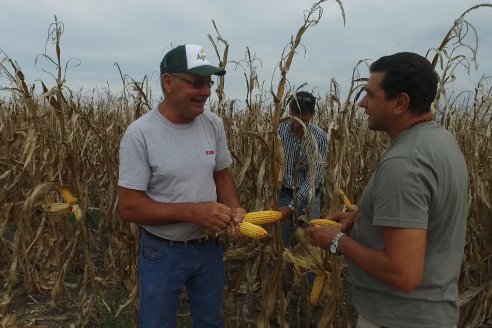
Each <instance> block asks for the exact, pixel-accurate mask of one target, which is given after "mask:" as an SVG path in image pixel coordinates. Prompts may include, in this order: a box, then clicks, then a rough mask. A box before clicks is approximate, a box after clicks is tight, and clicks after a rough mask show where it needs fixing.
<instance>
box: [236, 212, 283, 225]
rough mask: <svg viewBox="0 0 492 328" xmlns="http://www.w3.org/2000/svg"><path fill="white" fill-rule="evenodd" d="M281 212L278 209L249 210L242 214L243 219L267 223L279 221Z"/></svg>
mask: <svg viewBox="0 0 492 328" xmlns="http://www.w3.org/2000/svg"><path fill="white" fill-rule="evenodd" d="M281 218H282V213H281V212H279V211H258V212H249V213H247V214H246V215H245V216H244V221H247V222H250V223H254V224H268V223H274V222H277V221H279V220H280V219H281Z"/></svg>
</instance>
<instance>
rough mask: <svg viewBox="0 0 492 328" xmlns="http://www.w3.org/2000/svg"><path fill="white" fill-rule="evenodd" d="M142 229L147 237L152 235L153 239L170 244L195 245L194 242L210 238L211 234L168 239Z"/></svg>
mask: <svg viewBox="0 0 492 328" xmlns="http://www.w3.org/2000/svg"><path fill="white" fill-rule="evenodd" d="M142 231H143V232H144V233H145V234H146V235H147V236H149V237H152V238H154V239H157V240H160V241H163V242H165V243H168V244H170V245H173V244H176V245H196V244H201V243H203V242H205V241H207V240H209V239H211V236H208V235H207V236H203V237H201V238H197V239H190V240H170V239H166V238H163V237H160V236H157V235H154V234H153V233H151V232H149V231H148V230H147V229H145V228H142Z"/></svg>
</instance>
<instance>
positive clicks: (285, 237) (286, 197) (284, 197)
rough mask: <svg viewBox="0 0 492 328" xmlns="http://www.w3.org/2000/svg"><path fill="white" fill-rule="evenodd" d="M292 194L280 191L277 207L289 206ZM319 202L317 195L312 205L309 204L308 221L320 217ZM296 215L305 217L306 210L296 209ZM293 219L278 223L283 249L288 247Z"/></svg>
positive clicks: (292, 228)
mask: <svg viewBox="0 0 492 328" xmlns="http://www.w3.org/2000/svg"><path fill="white" fill-rule="evenodd" d="M292 197H293V195H292V193H290V192H288V191H285V190H280V193H279V196H278V207H284V206H287V205H289V204H290V202H291V201H292ZM320 206H321V201H320V197H319V194H317V195H316V196H315V197H314V200H313V203H312V204H311V207H310V208H309V219H319V216H320V215H321V208H320ZM297 213H298V215H304V214H306V215H307V210H306V209H305V208H298V209H297ZM292 220H293V217H292V216H291V217H289V218H286V219H285V220H283V221H282V222H280V234H281V236H282V242H283V243H284V246H285V247H289V245H290V238H291V236H292V234H293V232H294V229H295V226H294V224H293V222H292Z"/></svg>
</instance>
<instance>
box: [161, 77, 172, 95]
mask: <svg viewBox="0 0 492 328" xmlns="http://www.w3.org/2000/svg"><path fill="white" fill-rule="evenodd" d="M171 85H172V78H171V75H169V74H161V88H162V91H163V92H164V91H165V92H171V91H172V88H171Z"/></svg>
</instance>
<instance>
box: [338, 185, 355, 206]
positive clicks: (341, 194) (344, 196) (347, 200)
mask: <svg viewBox="0 0 492 328" xmlns="http://www.w3.org/2000/svg"><path fill="white" fill-rule="evenodd" d="M338 193H339V194H340V196H341V197H342V200H343V205H344V206H345V209H346V210H347V211H357V205H353V204H352V203H351V202H350V199H348V197H347V195H345V193H344V192H343V191H342V189H338Z"/></svg>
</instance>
